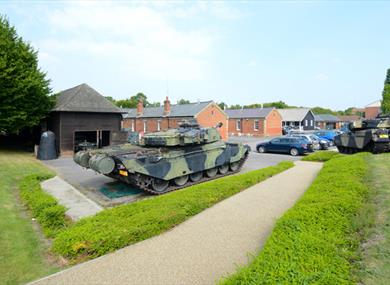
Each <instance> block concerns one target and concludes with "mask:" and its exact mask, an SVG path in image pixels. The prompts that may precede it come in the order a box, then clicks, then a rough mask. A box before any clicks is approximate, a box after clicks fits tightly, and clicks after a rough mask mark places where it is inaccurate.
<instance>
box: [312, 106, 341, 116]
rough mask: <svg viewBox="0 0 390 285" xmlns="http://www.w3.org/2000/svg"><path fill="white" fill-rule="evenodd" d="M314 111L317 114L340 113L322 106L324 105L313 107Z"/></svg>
mask: <svg viewBox="0 0 390 285" xmlns="http://www.w3.org/2000/svg"><path fill="white" fill-rule="evenodd" d="M311 110H312V112H313V113H314V114H315V115H321V114H332V115H337V114H338V113H337V112H335V111H333V110H331V109H328V108H322V107H314V108H311Z"/></svg>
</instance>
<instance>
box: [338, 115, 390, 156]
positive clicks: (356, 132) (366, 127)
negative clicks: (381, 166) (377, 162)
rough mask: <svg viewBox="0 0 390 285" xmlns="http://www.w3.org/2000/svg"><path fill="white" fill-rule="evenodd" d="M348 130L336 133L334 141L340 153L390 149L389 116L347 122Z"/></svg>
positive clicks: (379, 151) (387, 150)
mask: <svg viewBox="0 0 390 285" xmlns="http://www.w3.org/2000/svg"><path fill="white" fill-rule="evenodd" d="M348 127H349V132H347V133H343V134H341V135H338V136H336V137H335V138H334V143H335V145H336V146H337V148H338V150H339V152H341V153H356V152H361V151H368V152H372V153H382V152H389V151H390V140H389V134H390V116H383V117H378V118H376V119H373V120H359V121H355V122H353V123H350V124H349V126H348Z"/></svg>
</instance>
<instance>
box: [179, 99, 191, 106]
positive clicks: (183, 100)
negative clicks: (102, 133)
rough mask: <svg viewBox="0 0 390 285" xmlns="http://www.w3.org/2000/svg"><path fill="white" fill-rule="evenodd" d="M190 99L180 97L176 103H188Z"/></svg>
mask: <svg viewBox="0 0 390 285" xmlns="http://www.w3.org/2000/svg"><path fill="white" fill-rule="evenodd" d="M190 103H191V102H190V100H187V99H180V100H177V104H179V105H184V104H190Z"/></svg>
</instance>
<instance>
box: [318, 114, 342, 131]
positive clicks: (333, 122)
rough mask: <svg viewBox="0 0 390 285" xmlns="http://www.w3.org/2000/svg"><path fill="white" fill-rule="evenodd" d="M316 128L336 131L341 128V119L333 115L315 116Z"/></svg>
mask: <svg viewBox="0 0 390 285" xmlns="http://www.w3.org/2000/svg"><path fill="white" fill-rule="evenodd" d="M314 120H315V123H316V127H318V128H320V129H322V130H334V129H339V128H340V127H341V121H340V119H339V117H337V116H335V115H332V114H320V115H314Z"/></svg>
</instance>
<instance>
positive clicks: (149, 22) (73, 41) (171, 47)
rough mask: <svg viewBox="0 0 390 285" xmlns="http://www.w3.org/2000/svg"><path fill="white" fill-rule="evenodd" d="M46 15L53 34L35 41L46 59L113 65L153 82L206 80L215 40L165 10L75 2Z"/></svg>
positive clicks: (202, 30) (204, 30)
mask: <svg viewBox="0 0 390 285" xmlns="http://www.w3.org/2000/svg"><path fill="white" fill-rule="evenodd" d="M188 9H189V10H191V9H193V8H192V6H191V7H189V8H188ZM168 10H169V9H168ZM46 16H47V17H48V19H47V25H48V26H49V27H50V31H51V32H50V35H49V36H46V37H45V38H44V39H42V40H40V41H38V42H37V44H38V46H37V47H38V48H39V50H40V51H41V53H43V54H44V55H43V58H45V55H48V54H50V55H52V56H53V57H59V58H61V56H62V55H64V54H71V55H72V54H73V55H74V56H76V55H77V56H82V57H85V58H95V60H105V61H109V60H111V61H112V62H115V63H120V64H122V65H123V66H122V68H124V69H125V70H127V71H128V72H129V73H130V72H133V71H137V72H138V73H139V74H141V75H143V76H145V77H146V78H149V79H166V78H170V79H172V80H191V79H201V78H203V77H204V76H205V75H206V74H207V70H209V62H210V59H211V57H212V53H213V44H214V43H215V41H216V39H217V37H216V36H213V33H211V32H210V31H208V30H206V29H202V28H192V29H190V28H187V29H184V28H181V27H180V26H179V25H177V23H175V22H174V21H175V18H172V15H170V13H168V12H166V10H164V6H163V7H162V8H160V7H157V8H156V7H155V6H153V5H152V6H144V5H138V4H134V5H123V4H117V3H106V2H105V3H92V2H81V4H80V3H77V2H76V3H75V2H71V3H70V4H67V5H66V6H64V7H61V8H56V9H54V10H53V9H51V10H50V11H49V10H48V11H47V14H46ZM46 57H47V56H46Z"/></svg>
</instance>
